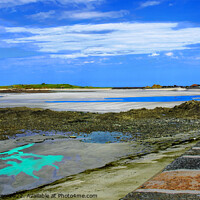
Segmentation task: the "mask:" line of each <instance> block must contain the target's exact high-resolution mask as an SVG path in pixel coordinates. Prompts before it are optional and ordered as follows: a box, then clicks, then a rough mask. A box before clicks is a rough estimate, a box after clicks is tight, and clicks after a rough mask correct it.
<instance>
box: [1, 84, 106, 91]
mask: <svg viewBox="0 0 200 200" xmlns="http://www.w3.org/2000/svg"><path fill="white" fill-rule="evenodd" d="M98 88H102V87H92V86H76V85H70V84H46V83H42V84H17V85H9V86H0V89H18V90H23V89H98Z"/></svg>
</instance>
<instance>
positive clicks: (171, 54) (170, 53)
mask: <svg viewBox="0 0 200 200" xmlns="http://www.w3.org/2000/svg"><path fill="white" fill-rule="evenodd" d="M165 55H166V56H169V57H171V56H173V55H174V54H173V52H168V53H165Z"/></svg>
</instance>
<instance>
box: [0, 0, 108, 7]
mask: <svg viewBox="0 0 200 200" xmlns="http://www.w3.org/2000/svg"><path fill="white" fill-rule="evenodd" d="M102 1H104V0H46V1H44V0H1V1H0V8H5V7H14V6H21V5H25V4H30V3H36V2H43V3H46V2H47V3H48V2H53V3H59V4H63V5H67V4H93V3H100V2H102Z"/></svg>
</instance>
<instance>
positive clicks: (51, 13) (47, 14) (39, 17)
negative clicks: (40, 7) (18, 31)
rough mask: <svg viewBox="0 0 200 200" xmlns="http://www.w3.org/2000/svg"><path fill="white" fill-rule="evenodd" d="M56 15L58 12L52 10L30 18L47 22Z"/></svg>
mask: <svg viewBox="0 0 200 200" xmlns="http://www.w3.org/2000/svg"><path fill="white" fill-rule="evenodd" d="M55 13H56V12H55V11H54V10H50V11H48V12H39V13H36V14H33V15H29V16H28V17H29V18H33V19H36V20H45V19H49V18H52V17H54V15H55Z"/></svg>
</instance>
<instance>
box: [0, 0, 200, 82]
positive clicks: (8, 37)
mask: <svg viewBox="0 0 200 200" xmlns="http://www.w3.org/2000/svg"><path fill="white" fill-rule="evenodd" d="M199 10H200V1H199V0H1V1H0V85H11V84H30V83H35V84H36V83H43V82H45V83H69V84H75V85H82V86H86V85H87V86H146V85H153V84H154V83H156V84H161V85H175V84H176V85H191V84H193V83H199V84H200V81H199V75H200V12H199Z"/></svg>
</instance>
